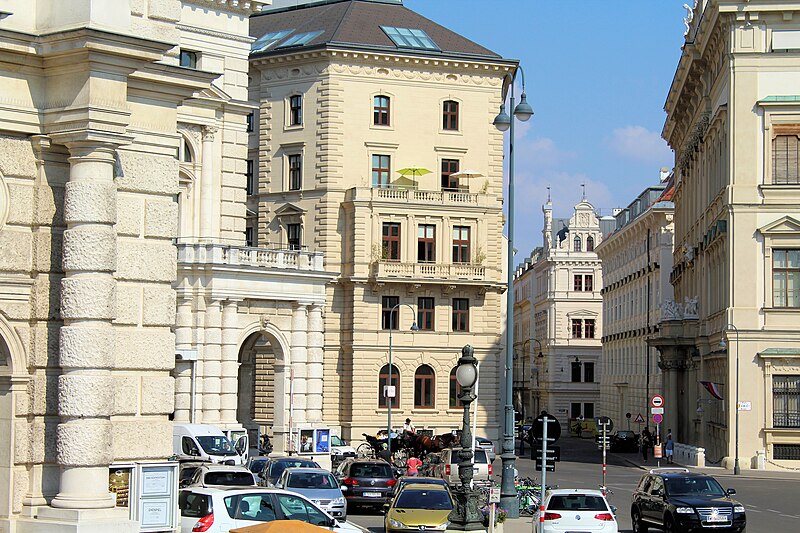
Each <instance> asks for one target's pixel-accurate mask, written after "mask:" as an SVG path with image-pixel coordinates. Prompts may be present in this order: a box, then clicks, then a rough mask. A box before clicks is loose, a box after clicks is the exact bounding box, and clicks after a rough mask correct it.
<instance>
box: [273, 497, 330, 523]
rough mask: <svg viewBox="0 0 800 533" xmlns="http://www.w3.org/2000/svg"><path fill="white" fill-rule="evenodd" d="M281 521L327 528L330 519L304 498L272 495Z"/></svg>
mask: <svg viewBox="0 0 800 533" xmlns="http://www.w3.org/2000/svg"><path fill="white" fill-rule="evenodd" d="M273 496H274V497H275V500H276V501H277V508H278V510H279V511H280V513H281V515H282V519H283V520H300V521H301V522H306V523H308V524H313V525H315V526H320V527H329V526H330V525H331V524H332V519H331V518H330V517H329V516H328V515H326V514H325V513H324V512H322V511H321V510H320V509H318V508H317V507H315V506H314V504H312V503H311V502H309V501H307V500H306V499H305V498H302V497H301V496H298V495H295V494H280V493H276V494H273Z"/></svg>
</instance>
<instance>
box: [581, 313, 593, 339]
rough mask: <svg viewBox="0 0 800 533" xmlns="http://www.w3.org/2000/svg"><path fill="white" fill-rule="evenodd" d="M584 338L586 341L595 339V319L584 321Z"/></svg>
mask: <svg viewBox="0 0 800 533" xmlns="http://www.w3.org/2000/svg"><path fill="white" fill-rule="evenodd" d="M583 336H584V338H586V339H594V319H593V318H588V319H586V320H584V321H583Z"/></svg>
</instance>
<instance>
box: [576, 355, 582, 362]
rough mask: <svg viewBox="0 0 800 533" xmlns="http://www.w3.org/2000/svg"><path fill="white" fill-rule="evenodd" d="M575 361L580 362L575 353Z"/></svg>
mask: <svg viewBox="0 0 800 533" xmlns="http://www.w3.org/2000/svg"><path fill="white" fill-rule="evenodd" d="M575 362H576V363H580V362H581V360H580V359H578V356H577V355H576V356H575Z"/></svg>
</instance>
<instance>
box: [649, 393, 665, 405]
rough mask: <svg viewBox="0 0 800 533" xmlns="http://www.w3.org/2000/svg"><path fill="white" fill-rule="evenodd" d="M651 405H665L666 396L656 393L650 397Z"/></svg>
mask: <svg viewBox="0 0 800 533" xmlns="http://www.w3.org/2000/svg"><path fill="white" fill-rule="evenodd" d="M650 405H652V406H653V407H664V397H663V396H661V395H659V394H656V395H655V396H653V397H652V398H651V399H650Z"/></svg>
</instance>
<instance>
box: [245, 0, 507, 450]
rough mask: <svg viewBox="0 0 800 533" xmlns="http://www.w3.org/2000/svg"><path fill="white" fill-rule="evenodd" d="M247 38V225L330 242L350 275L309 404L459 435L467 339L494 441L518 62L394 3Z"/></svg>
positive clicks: (349, 430)
mask: <svg viewBox="0 0 800 533" xmlns="http://www.w3.org/2000/svg"><path fill="white" fill-rule="evenodd" d="M251 35H252V36H253V37H254V38H255V39H256V42H255V44H254V47H253V54H252V55H251V74H250V75H251V78H252V80H253V81H252V84H251V99H252V100H254V101H258V102H259V111H258V117H257V122H258V134H257V135H253V137H252V138H251V144H250V160H251V161H252V163H251V165H252V167H253V168H255V169H257V170H256V174H257V176H258V179H257V185H256V187H255V188H254V190H252V191H251V192H252V194H251V196H250V200H249V205H251V209H252V210H253V212H254V213H255V214H254V215H253V216H252V217H251V219H250V220H249V221H248V227H249V228H251V229H250V232H251V233H252V235H253V236H254V239H255V241H256V243H257V244H258V245H261V246H266V245H276V244H281V245H284V246H288V247H291V248H297V249H300V250H314V251H320V252H323V253H324V254H325V258H326V261H327V264H328V265H330V268H331V269H333V270H336V271H338V272H339V276H338V277H337V278H336V279H335V280H334V282H333V283H331V284H330V285H328V287H327V294H326V303H325V309H324V313H323V316H324V330H325V334H324V347H323V349H322V350H321V351H319V352H318V353H317V354H315V356H314V357H315V358H318V359H314V361H315V362H316V361H321V362H322V367H321V368H319V369H316V370H314V372H321V374H315V377H323V376H324V379H323V380H322V381H323V383H324V390H323V394H322V396H321V397H320V396H315V397H311V396H309V398H308V400H307V401H308V402H312V401H313V402H314V403H313V405H314V406H315V407H318V406H319V403H318V402H320V401H321V402H322V422H324V423H325V424H327V425H330V426H332V427H335V428H337V429H340V430H341V431H342V435H343V436H344V437H345V438H347V439H350V438H353V439H355V440H360V439H362V436H361V434H362V433H365V432H368V433H374V432H375V430H376V429H378V428H380V427H385V426H386V423H387V416H388V407H389V402H390V401H391V405H392V410H393V413H394V416H395V419H394V421H395V423H394V425H399V424H398V423H397V421H399V422H400V423H402V420H404V419H405V418H407V417H408V418H411V419H412V420H413V421H414V423H415V425H416V427H417V428H418V429H426V430H431V431H435V432H441V431H449V430H450V429H454V428H457V427H460V420H461V409H460V408H459V404H458V400H457V397H456V393H457V389H456V382H455V380H454V374H453V371H454V367H455V364H456V361H457V358H458V354H459V353H460V351H461V348H462V347H463V346H464V345H465V344H467V343H469V344H472V345H473V346H474V347H475V354H476V357H477V358H478V359H479V360H480V364H481V372H480V397H479V399H478V401H477V402H476V403H477V405H478V411H477V412H478V424H479V426H480V427H481V432H482V433H486V434H487V436H489V437H490V438H497V435H498V425H499V418H498V412H499V406H498V397H499V394H498V387H499V380H498V378H499V372H500V370H499V364H498V359H499V356H500V354H501V352H502V346H501V338H502V324H503V316H504V314H503V298H504V296H503V292H504V283H503V280H504V275H503V267H502V265H503V240H502V226H503V217H502V136H501V134H500V133H499V132H498V131H496V129H495V128H494V127H493V126H492V124H491V117H493V116H494V115H493V113H496V111H497V109H498V108H499V105H500V99H501V88H502V81H503V78H504V76H505V75H506V74H507V73H509V72H512V71H513V70H514V68H515V67H516V64H515V62H513V61H509V60H505V59H503V58H502V57H500V56H498V55H497V54H495V53H493V52H491V51H489V50H487V49H485V48H483V47H481V46H479V45H477V44H475V43H473V42H471V41H468V40H467V39H465V38H463V37H461V36H459V35H458V34H456V33H454V32H451V31H449V30H447V29H446V28H443V27H441V26H439V25H437V24H434V23H433V22H431V21H429V20H427V19H425V18H423V17H421V16H419V15H417V14H416V13H414V12H412V11H410V10H408V9H407V8H405V7H404V6H402V4H401V3H400V2H368V1H361V0H355V1H354V0H346V1H345V0H342V1H338V2H337V1H333V2H319V3H310V4H306V5H300V6H292V7H287V8H282V9H273V10H270V11H268V12H265V13H263V14H261V15H259V16H257V17H254V18H253V19H252V25H251ZM459 171H468V172H466V173H462V174H461V175H459V174H458V172H459ZM412 323H415V324H416V325H417V326H418V328H419V331H415V332H412V331H410V328H411V326H412ZM320 340H322V339H321V338H320ZM390 345H391V346H392V348H391V352H390V348H389V347H390ZM308 356H309V361H311V360H312V359H311V353H310V352H309V354H308ZM390 358H391V362H392V372H391V374H390V372H389V362H390ZM308 372H312V367H311V366H309V368H308ZM390 375H391V379H390ZM390 381H391V383H392V385H393V386H394V387H395V388H396V396H395V397H394V398H393V399H391V400H389V399H387V397H386V396H385V387H386V386H387V385H388V384H389V382H390Z"/></svg>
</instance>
